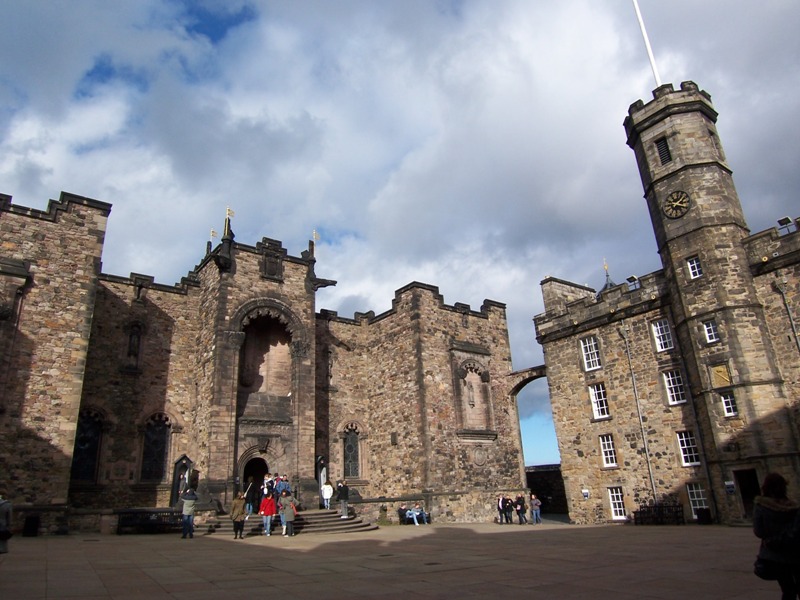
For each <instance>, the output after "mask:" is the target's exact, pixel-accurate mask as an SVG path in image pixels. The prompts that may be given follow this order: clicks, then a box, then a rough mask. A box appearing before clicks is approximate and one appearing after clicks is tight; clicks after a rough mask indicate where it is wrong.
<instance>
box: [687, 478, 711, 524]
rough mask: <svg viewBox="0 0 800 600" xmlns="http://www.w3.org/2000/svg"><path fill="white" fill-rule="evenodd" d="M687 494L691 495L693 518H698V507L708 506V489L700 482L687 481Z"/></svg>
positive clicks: (690, 503) (690, 504) (690, 502)
mask: <svg viewBox="0 0 800 600" xmlns="http://www.w3.org/2000/svg"><path fill="white" fill-rule="evenodd" d="M686 494H687V495H688V496H689V506H690V507H691V508H692V518H693V519H696V518H697V511H698V509H700V508H708V498H706V491H705V489H704V488H703V486H702V485H701V484H699V483H687V484H686Z"/></svg>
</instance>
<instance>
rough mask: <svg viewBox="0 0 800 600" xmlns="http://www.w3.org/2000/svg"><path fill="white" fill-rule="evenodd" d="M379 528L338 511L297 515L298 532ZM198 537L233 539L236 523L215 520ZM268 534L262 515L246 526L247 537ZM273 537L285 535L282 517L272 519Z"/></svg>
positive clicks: (199, 527)
mask: <svg viewBox="0 0 800 600" xmlns="http://www.w3.org/2000/svg"><path fill="white" fill-rule="evenodd" d="M374 529H378V526H377V525H375V524H373V523H370V522H369V521H364V520H362V519H361V517H357V516H355V515H353V513H350V515H349V516H348V517H347V519H342V517H341V515H340V514H339V511H336V510H324V509H315V510H303V511H300V512H299V513H298V514H297V517H296V518H295V521H294V532H295V533H304V534H308V533H357V532H361V531H372V530H374ZM195 533H197V534H198V535H219V536H230V537H233V522H232V521H231V520H230V519H229V518H228V517H227V516H226V515H220V516H217V517H212V518H211V519H209V520H208V521H206V523H204V524H203V525H199V524H198V525H197V526H196V527H195ZM257 535H264V526H263V521H262V520H261V516H260V515H252V516H251V517H250V518H249V519H248V520H247V521H245V523H244V536H245V537H251V536H257ZM272 535H281V521H280V518H278V517H275V518H274V519H273V520H272Z"/></svg>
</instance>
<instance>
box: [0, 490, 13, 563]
mask: <svg viewBox="0 0 800 600" xmlns="http://www.w3.org/2000/svg"><path fill="white" fill-rule="evenodd" d="M11 513H12V506H11V502H10V501H9V500H6V498H5V494H4V493H3V492H2V491H0V554H5V553H6V552H8V540H9V539H10V538H11Z"/></svg>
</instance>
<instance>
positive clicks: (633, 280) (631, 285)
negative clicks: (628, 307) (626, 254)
mask: <svg viewBox="0 0 800 600" xmlns="http://www.w3.org/2000/svg"><path fill="white" fill-rule="evenodd" d="M625 281H627V282H628V289H629V290H638V289H639V288H640V287H642V282H641V281H639V278H638V277H637V276H636V275H631V276H630V277H628V278H627V279H626V280H625Z"/></svg>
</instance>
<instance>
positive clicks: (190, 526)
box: [181, 488, 198, 540]
mask: <svg viewBox="0 0 800 600" xmlns="http://www.w3.org/2000/svg"><path fill="white" fill-rule="evenodd" d="M197 499H198V498H197V494H196V493H195V491H194V490H193V489H192V488H189V489H187V490H186V491H185V492H183V496H181V500H182V501H183V508H182V511H181V514H182V517H183V518H182V521H183V535H182V536H181V538H182V539H184V540H185V539H186V536H187V535H188V536H189V538H190V539H191V538H193V537H194V505H195V504H197Z"/></svg>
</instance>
